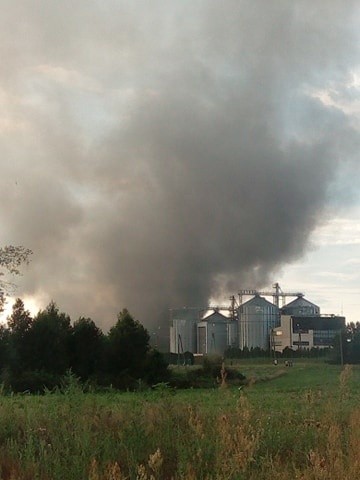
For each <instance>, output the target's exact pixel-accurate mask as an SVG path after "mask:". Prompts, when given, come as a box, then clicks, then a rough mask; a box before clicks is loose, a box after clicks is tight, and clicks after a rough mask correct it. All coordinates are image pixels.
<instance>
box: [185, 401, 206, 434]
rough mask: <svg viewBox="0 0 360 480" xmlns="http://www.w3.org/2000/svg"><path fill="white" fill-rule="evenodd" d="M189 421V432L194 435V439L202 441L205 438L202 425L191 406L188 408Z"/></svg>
mask: <svg viewBox="0 0 360 480" xmlns="http://www.w3.org/2000/svg"><path fill="white" fill-rule="evenodd" d="M188 411H189V420H188V425H189V427H190V429H191V431H192V432H193V433H194V434H195V436H196V437H198V438H200V439H203V438H204V437H205V433H204V423H203V420H202V419H201V417H200V415H199V414H198V413H197V412H196V411H195V410H194V408H193V407H192V406H190V407H189V409H188Z"/></svg>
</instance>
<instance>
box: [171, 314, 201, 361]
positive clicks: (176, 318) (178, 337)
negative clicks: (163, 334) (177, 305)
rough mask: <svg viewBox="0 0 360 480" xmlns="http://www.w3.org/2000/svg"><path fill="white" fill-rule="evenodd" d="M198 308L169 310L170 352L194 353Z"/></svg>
mask: <svg viewBox="0 0 360 480" xmlns="http://www.w3.org/2000/svg"><path fill="white" fill-rule="evenodd" d="M198 321H199V309H197V308H186V307H184V308H181V309H173V310H170V352H171V353H185V352H191V353H196V348H197V345H196V324H197V322H198Z"/></svg>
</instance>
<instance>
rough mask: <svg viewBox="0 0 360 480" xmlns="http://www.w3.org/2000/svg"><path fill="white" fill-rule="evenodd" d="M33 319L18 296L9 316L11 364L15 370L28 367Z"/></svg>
mask: <svg viewBox="0 0 360 480" xmlns="http://www.w3.org/2000/svg"><path fill="white" fill-rule="evenodd" d="M32 323H33V319H32V317H31V315H30V312H29V311H28V310H25V306H24V302H23V301H22V300H21V299H20V298H17V299H16V301H15V303H14V305H13V307H12V313H11V315H10V316H9V317H8V318H7V324H8V328H9V333H10V342H9V366H10V368H11V369H12V370H13V371H20V370H22V369H24V368H26V360H27V357H28V350H29V348H31V345H30V341H31V339H30V335H29V332H30V329H31V326H32Z"/></svg>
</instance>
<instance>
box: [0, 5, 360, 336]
mask: <svg viewBox="0 0 360 480" xmlns="http://www.w3.org/2000/svg"><path fill="white" fill-rule="evenodd" d="M0 5H1V6H2V12H3V14H2V16H1V19H0V26H1V31H2V42H1V43H0V52H1V58H2V68H1V72H0V101H1V105H2V114H1V118H0V134H1V137H2V139H1V146H0V153H1V159H2V160H1V164H2V175H1V179H0V184H1V188H0V200H1V203H0V205H1V206H0V219H1V224H2V229H1V230H2V231H1V236H0V240H1V244H2V245H5V244H9V243H11V244H23V245H25V246H26V247H28V248H31V249H32V250H33V251H34V255H33V260H32V263H31V266H30V267H29V268H28V269H27V271H26V274H25V276H24V278H23V281H22V285H21V292H22V293H23V294H25V295H27V296H33V297H34V298H37V299H38V300H39V302H40V301H44V300H45V301H46V302H47V301H48V300H50V299H54V300H55V301H56V302H57V303H58V304H59V306H60V308H61V309H62V310H65V311H67V312H68V313H69V314H71V315H72V316H75V317H76V316H79V315H85V316H91V317H92V318H93V319H94V320H95V321H96V322H97V323H98V324H99V325H100V326H102V327H106V326H109V325H111V324H112V323H113V319H114V318H115V315H116V312H118V311H119V310H120V309H121V308H123V307H127V308H128V309H129V310H130V311H131V312H132V313H133V314H134V316H135V317H136V318H138V319H139V320H140V321H141V322H143V323H144V324H145V325H148V326H150V325H154V324H156V323H157V322H159V321H160V320H161V319H162V320H164V318H166V313H164V312H166V309H167V308H169V307H174V306H175V307H177V306H183V305H204V304H206V302H207V301H208V299H209V298H210V297H221V296H222V295H223V296H225V298H226V297H227V296H228V295H229V294H234V293H236V292H237V290H238V289H239V288H244V287H247V286H251V287H261V286H263V285H266V284H269V282H271V281H272V280H273V274H275V273H276V272H277V271H278V270H279V268H281V267H283V266H285V265H286V263H287V262H289V261H291V260H294V259H295V258H299V257H300V256H301V255H302V254H303V253H304V252H305V251H306V249H307V248H308V246H309V245H308V239H309V234H310V233H311V231H312V230H313V229H314V227H315V226H316V225H318V224H319V222H321V221H324V212H325V207H326V206H327V205H328V204H329V201H332V203H333V207H334V208H335V207H337V206H339V205H340V206H341V205H342V202H345V201H348V191H349V190H351V188H352V185H351V180H350V181H349V182H348V183H347V185H346V192H345V189H342V186H341V185H339V184H338V183H337V179H338V178H340V177H339V176H341V174H342V172H344V171H348V170H351V169H356V168H358V167H357V157H356V156H357V152H358V148H359V130H358V125H356V124H354V120H353V117H352V111H351V106H352V101H353V98H354V96H355V94H356V88H355V86H354V85H355V83H356V69H358V55H359V48H358V46H359V36H358V33H357V25H358V19H359V8H358V2H356V1H351V0H349V1H347V2H346V4H344V2H342V1H337V0H331V1H327V2H323V1H320V0H319V1H305V0H303V1H300V0H299V1H298V0H297V1H293V2H288V1H257V0H255V1H254V0H251V1H250V0H249V1H225V2H221V3H215V2H206V1H191V2H190V1H185V2H184V1H174V2H166V3H165V2H160V1H154V2H145V1H140V2H126V1H116V2H115V1H105V2H101V3H100V2H97V1H81V0H80V1H78V2H76V3H75V4H74V3H73V2H71V3H70V2H69V1H64V2H45V1H35V2H32V3H31V4H30V3H29V2H26V1H23V0H19V1H17V2H15V3H14V2H10V1H1V2H0ZM357 81H358V80H357ZM334 191H336V201H334V198H331V197H332V193H333V192H334ZM46 302H45V303H46ZM45 303H44V305H43V306H45Z"/></svg>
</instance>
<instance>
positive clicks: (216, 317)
mask: <svg viewBox="0 0 360 480" xmlns="http://www.w3.org/2000/svg"><path fill="white" fill-rule="evenodd" d="M201 321H202V322H221V323H223V322H228V321H229V318H228V317H226V316H225V315H223V314H222V313H220V312H213V313H211V314H210V315H208V316H207V317H204V318H203V319H202V320H201Z"/></svg>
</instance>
